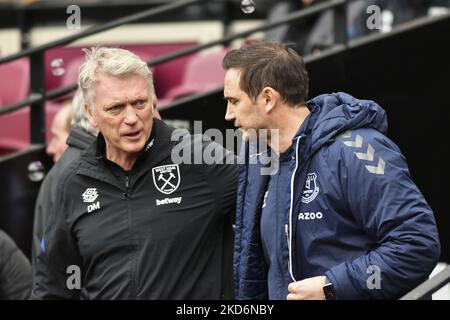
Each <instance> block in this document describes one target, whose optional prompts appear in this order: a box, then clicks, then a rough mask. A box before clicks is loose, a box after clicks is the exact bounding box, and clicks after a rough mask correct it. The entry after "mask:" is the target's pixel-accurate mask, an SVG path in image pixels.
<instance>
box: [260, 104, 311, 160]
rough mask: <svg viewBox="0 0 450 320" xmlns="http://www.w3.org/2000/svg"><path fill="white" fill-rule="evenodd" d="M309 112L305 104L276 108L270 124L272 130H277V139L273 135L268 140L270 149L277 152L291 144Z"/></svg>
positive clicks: (284, 149)
mask: <svg viewBox="0 0 450 320" xmlns="http://www.w3.org/2000/svg"><path fill="white" fill-rule="evenodd" d="M309 114H310V111H309V109H308V108H307V107H306V106H301V107H296V108H293V107H284V108H283V109H280V110H278V112H277V114H275V115H274V117H273V122H272V125H271V129H272V130H274V129H275V130H278V141H277V139H276V136H273V135H271V136H270V139H269V141H268V144H269V146H270V147H271V148H272V150H274V151H275V152H276V153H278V154H280V153H283V152H285V151H286V150H287V149H288V148H289V147H290V146H291V144H292V139H293V138H294V136H295V134H296V133H297V131H298V129H299V128H300V126H301V125H302V123H303V121H305V119H306V117H307V116H308V115H309Z"/></svg>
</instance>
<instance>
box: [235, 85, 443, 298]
mask: <svg viewBox="0 0 450 320" xmlns="http://www.w3.org/2000/svg"><path fill="white" fill-rule="evenodd" d="M308 108H309V109H310V110H311V113H310V115H309V116H308V117H307V118H306V119H305V121H304V122H303V124H302V125H301V127H300V129H299V130H298V132H297V134H296V135H295V137H294V139H293V142H292V143H293V147H294V148H295V152H294V154H295V155H294V156H293V157H292V163H291V168H290V170H291V171H290V172H291V173H290V174H289V176H290V179H289V181H286V192H287V194H288V197H286V199H287V201H286V207H285V210H287V211H286V212H288V213H289V214H288V215H286V216H287V218H286V221H285V222H286V225H285V228H283V230H280V233H282V232H283V233H284V231H285V230H286V234H283V236H284V241H280V243H281V247H280V248H279V251H280V252H281V253H280V259H281V260H282V262H283V265H285V266H286V277H287V278H289V279H288V280H289V281H299V280H302V279H305V278H309V277H314V276H319V275H327V276H328V278H329V279H330V280H331V282H332V283H333V284H334V286H335V288H336V291H337V298H338V299H394V298H399V297H401V296H402V295H403V294H405V293H407V292H408V291H410V290H411V289H413V288H414V287H416V286H417V285H419V284H420V283H421V282H423V281H425V280H426V279H427V277H428V276H429V274H430V273H431V271H432V270H433V268H434V267H435V265H436V263H437V261H438V259H439V255H440V244H439V237H438V232H437V228H436V223H435V219H434V216H433V212H432V210H431V209H430V207H429V205H428V204H427V202H426V201H425V199H424V197H423V195H422V194H421V193H420V191H419V190H418V188H417V186H416V185H415V184H414V182H413V181H412V178H411V176H410V173H409V170H408V167H407V164H406V161H405V157H404V156H403V155H402V154H401V152H400V150H399V148H398V147H397V146H396V145H395V144H394V143H393V142H392V141H391V140H389V139H388V138H387V137H386V136H385V133H386V131H387V118H386V114H385V111H384V110H383V109H382V108H381V107H380V106H379V105H378V104H376V103H375V102H373V101H368V100H357V99H355V98H353V97H352V96H350V95H348V94H345V93H335V94H326V95H321V96H318V97H316V98H315V99H313V100H311V101H309V102H308ZM249 150H251V148H249V144H248V143H247V144H246V145H245V152H244V153H243V154H241V156H243V155H245V156H247V157H248V159H250V158H251V157H252V156H256V157H260V155H259V156H258V155H257V154H256V155H252V154H251V151H249ZM249 153H250V155H249ZM261 167H262V165H261V164H260V163H258V162H257V163H256V164H252V162H251V161H247V162H246V164H244V165H241V168H240V177H239V186H238V199H237V212H236V228H235V231H236V233H235V249H234V277H235V294H236V297H237V298H238V299H265V298H267V265H266V262H265V260H264V255H263V250H262V245H261V235H260V217H261V207H262V203H263V198H264V193H265V190H266V187H267V183H268V180H269V176H267V175H262V174H261V172H262V171H261Z"/></svg>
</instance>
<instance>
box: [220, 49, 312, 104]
mask: <svg viewBox="0 0 450 320" xmlns="http://www.w3.org/2000/svg"><path fill="white" fill-rule="evenodd" d="M222 66H223V68H224V69H226V70H228V69H231V68H236V69H240V70H241V80H240V83H239V86H240V88H241V89H242V90H243V91H244V92H245V93H247V95H248V96H249V97H250V98H251V99H252V100H253V101H255V100H256V98H257V97H258V95H259V94H260V92H261V90H262V89H263V88H264V87H272V88H273V89H275V90H276V91H278V92H279V93H280V96H281V98H282V99H283V101H284V102H286V103H287V104H288V105H290V106H297V105H303V104H304V103H305V101H306V99H307V98H308V82H309V78H308V72H307V71H306V68H305V63H304V62H303V58H302V57H301V56H300V55H299V54H298V53H297V52H296V51H295V50H294V49H291V48H289V47H287V46H286V45H283V44H280V43H277V42H272V41H263V42H259V43H256V44H253V45H250V46H247V47H242V48H240V49H236V50H231V51H229V52H228V53H227V54H226V55H225V57H224V58H223V62H222Z"/></svg>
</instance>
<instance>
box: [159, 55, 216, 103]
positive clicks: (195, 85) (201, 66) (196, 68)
mask: <svg viewBox="0 0 450 320" xmlns="http://www.w3.org/2000/svg"><path fill="white" fill-rule="evenodd" d="M224 56H225V50H220V51H214V52H209V53H206V54H202V53H200V54H197V55H195V56H194V57H193V58H192V59H191V60H190V61H189V62H188V64H187V66H186V71H185V73H184V76H183V81H182V83H181V84H180V85H179V86H177V87H175V88H172V89H171V90H169V92H168V93H167V95H166V97H165V98H168V99H178V98H181V97H184V96H187V95H191V94H195V93H201V92H205V91H208V90H211V89H214V88H217V87H219V86H221V85H223V79H224V76H225V71H224V70H223V68H222V59H223V57H224Z"/></svg>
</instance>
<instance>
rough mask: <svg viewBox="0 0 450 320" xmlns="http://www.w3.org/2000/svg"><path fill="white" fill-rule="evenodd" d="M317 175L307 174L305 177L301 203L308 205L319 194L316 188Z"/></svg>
mask: <svg viewBox="0 0 450 320" xmlns="http://www.w3.org/2000/svg"><path fill="white" fill-rule="evenodd" d="M316 180H317V175H316V173H315V172H313V173H308V175H307V176H306V182H305V188H304V189H303V193H302V202H303V203H310V202H311V201H313V200H314V199H315V198H316V197H317V195H318V194H319V187H318V186H317V182H316Z"/></svg>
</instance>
